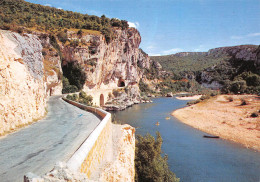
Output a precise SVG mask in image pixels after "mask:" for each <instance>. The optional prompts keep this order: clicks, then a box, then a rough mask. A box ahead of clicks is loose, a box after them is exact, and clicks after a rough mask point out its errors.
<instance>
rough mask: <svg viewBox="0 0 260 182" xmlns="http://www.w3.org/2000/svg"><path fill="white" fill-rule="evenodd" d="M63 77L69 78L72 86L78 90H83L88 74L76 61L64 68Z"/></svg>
mask: <svg viewBox="0 0 260 182" xmlns="http://www.w3.org/2000/svg"><path fill="white" fill-rule="evenodd" d="M62 71H63V75H64V76H65V77H66V78H68V80H69V83H70V85H75V86H76V87H77V88H78V90H77V91H79V90H81V89H82V88H83V85H84V84H85V81H86V78H87V77H86V73H85V71H84V69H83V67H82V66H81V65H80V64H78V63H77V62H76V61H74V62H69V63H67V64H66V65H65V66H63V67H62Z"/></svg>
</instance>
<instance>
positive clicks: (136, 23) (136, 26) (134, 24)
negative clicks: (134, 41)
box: [128, 21, 140, 29]
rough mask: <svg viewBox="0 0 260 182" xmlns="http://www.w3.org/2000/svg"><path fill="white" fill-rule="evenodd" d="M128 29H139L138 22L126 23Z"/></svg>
mask: <svg viewBox="0 0 260 182" xmlns="http://www.w3.org/2000/svg"><path fill="white" fill-rule="evenodd" d="M128 25H129V27H133V28H136V29H138V28H139V27H140V24H139V23H138V22H130V21H129V22H128Z"/></svg>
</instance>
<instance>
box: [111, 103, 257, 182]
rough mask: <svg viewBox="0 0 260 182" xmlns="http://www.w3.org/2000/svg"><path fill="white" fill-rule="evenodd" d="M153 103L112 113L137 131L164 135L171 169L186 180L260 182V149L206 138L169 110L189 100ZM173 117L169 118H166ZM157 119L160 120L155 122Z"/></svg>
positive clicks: (191, 181) (202, 133)
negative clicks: (256, 149)
mask: <svg viewBox="0 0 260 182" xmlns="http://www.w3.org/2000/svg"><path fill="white" fill-rule="evenodd" d="M153 101H154V102H153V103H148V104H139V105H134V106H133V107H130V108H128V109H126V110H124V111H120V112H116V113H113V115H114V119H115V120H116V121H117V122H120V123H122V124H124V123H127V124H130V125H132V126H134V127H136V128H137V129H136V134H142V135H144V134H146V133H147V132H149V133H151V134H152V135H154V136H155V132H156V131H159V132H160V133H161V135H162V138H163V146H162V148H163V151H164V153H165V154H167V155H168V158H169V161H168V162H169V165H170V168H171V170H172V171H173V172H174V173H175V174H176V175H177V177H179V178H181V181H183V182H260V153H259V152H255V151H253V150H250V149H247V148H245V147H243V146H241V145H239V144H236V143H233V142H230V141H226V140H222V139H206V138H203V135H204V134H205V133H204V132H201V131H199V130H196V129H193V128H192V127H190V126H188V125H185V124H183V123H181V122H179V121H178V120H177V119H176V118H174V117H172V116H171V115H170V113H171V112H172V111H173V110H175V109H178V108H181V107H184V106H185V105H186V102H187V101H181V100H177V99H175V98H156V99H153ZM166 117H170V118H171V119H170V120H166V119H165V118H166ZM156 122H160V125H159V126H156V125H155V124H156Z"/></svg>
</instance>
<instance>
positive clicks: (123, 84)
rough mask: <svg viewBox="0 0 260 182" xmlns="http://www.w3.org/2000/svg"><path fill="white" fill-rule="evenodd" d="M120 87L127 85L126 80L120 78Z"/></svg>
mask: <svg viewBox="0 0 260 182" xmlns="http://www.w3.org/2000/svg"><path fill="white" fill-rule="evenodd" d="M117 86H118V87H125V80H124V79H122V78H120V79H119V80H118V84H117Z"/></svg>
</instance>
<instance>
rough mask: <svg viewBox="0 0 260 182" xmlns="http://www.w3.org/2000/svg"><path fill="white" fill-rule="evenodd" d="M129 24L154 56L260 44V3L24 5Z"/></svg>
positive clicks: (41, 0) (108, 0)
mask: <svg viewBox="0 0 260 182" xmlns="http://www.w3.org/2000/svg"><path fill="white" fill-rule="evenodd" d="M26 1H28V2H32V3H36V4H42V5H46V6H52V7H56V8H62V9H64V10H70V11H75V12H80V13H83V14H89V15H97V16H101V15H103V14H104V15H106V17H109V18H119V19H122V20H127V21H128V22H129V24H130V25H131V26H133V27H136V28H137V29H138V30H139V32H140V34H141V37H142V42H141V44H140V48H142V49H143V50H144V51H145V52H146V53H148V54H149V55H150V56H153V55H168V54H174V53H177V52H202V51H208V50H209V49H212V48H216V47H223V46H235V45H244V44H254V45H259V44H260V0H26Z"/></svg>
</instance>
